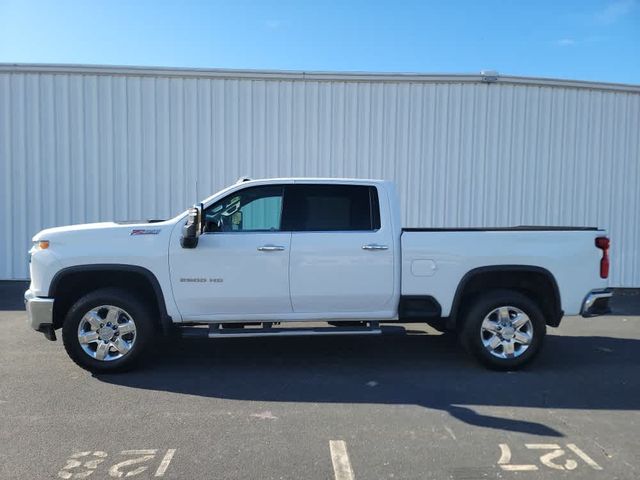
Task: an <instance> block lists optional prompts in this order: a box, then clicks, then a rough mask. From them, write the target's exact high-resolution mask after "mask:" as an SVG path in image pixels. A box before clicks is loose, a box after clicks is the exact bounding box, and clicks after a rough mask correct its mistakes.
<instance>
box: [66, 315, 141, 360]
mask: <svg viewBox="0 0 640 480" xmlns="http://www.w3.org/2000/svg"><path fill="white" fill-rule="evenodd" d="M135 341H136V324H135V322H134V321H133V318H132V317H131V315H129V314H128V313H127V312H126V311H124V310H123V309H121V308H118V307H115V306H113V305H101V306H99V307H95V308H94V309H92V310H90V311H88V312H87V313H85V315H84V316H83V317H82V319H81V320H80V324H79V325H78V342H80V346H81V347H82V349H83V350H84V351H85V353H86V354H87V355H89V356H90V357H92V358H95V359H96V360H100V361H105V362H110V361H112V360H117V359H119V358H122V357H123V356H125V355H126V354H127V353H129V351H130V350H131V348H132V347H133V344H134V343H135Z"/></svg>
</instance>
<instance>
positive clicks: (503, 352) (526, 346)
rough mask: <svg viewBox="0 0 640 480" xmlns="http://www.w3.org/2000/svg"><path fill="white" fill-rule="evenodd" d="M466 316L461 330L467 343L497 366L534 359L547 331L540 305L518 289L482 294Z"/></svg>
mask: <svg viewBox="0 0 640 480" xmlns="http://www.w3.org/2000/svg"><path fill="white" fill-rule="evenodd" d="M463 317H464V318H463V319H462V320H463V324H462V329H461V332H460V333H461V334H460V340H461V341H462V344H463V346H464V347H465V348H466V350H467V351H469V352H470V353H471V354H472V355H473V356H475V357H476V358H477V359H478V360H479V361H480V362H482V363H483V364H484V365H486V366H487V367H489V368H492V369H495V370H515V369H518V368H520V367H522V366H524V365H525V364H527V363H528V362H530V361H531V360H533V358H534V357H535V356H536V355H537V354H538V353H539V351H540V349H541V348H542V344H543V342H544V337H545V335H546V324H545V320H544V316H543V314H542V311H541V310H540V308H539V307H538V305H537V304H536V303H535V302H534V301H533V300H531V299H530V298H529V297H527V296H525V295H523V294H521V293H520V292H517V291H514V290H493V291H490V292H487V293H485V294H481V296H478V297H476V298H475V299H474V300H473V301H472V303H471V304H470V305H469V307H468V308H467V309H466V313H465V314H464V316H463Z"/></svg>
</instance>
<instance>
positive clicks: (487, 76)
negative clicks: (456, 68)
mask: <svg viewBox="0 0 640 480" xmlns="http://www.w3.org/2000/svg"><path fill="white" fill-rule="evenodd" d="M480 75H482V81H483V82H485V83H495V82H497V81H498V72H496V71H495V70H482V71H481V72H480Z"/></svg>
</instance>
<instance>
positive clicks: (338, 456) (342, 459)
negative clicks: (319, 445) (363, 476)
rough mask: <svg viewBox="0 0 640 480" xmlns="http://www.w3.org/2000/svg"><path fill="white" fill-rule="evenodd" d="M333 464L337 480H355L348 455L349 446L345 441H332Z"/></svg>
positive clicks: (330, 446)
mask: <svg viewBox="0 0 640 480" xmlns="http://www.w3.org/2000/svg"><path fill="white" fill-rule="evenodd" d="M329 450H330V451H331V463H333V473H334V475H335V479H336V480H355V475H354V474H353V468H351V462H350V461H349V454H347V444H346V443H345V442H344V440H330V441H329Z"/></svg>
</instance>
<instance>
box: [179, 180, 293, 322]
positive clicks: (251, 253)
mask: <svg viewBox="0 0 640 480" xmlns="http://www.w3.org/2000/svg"><path fill="white" fill-rule="evenodd" d="M283 194H284V186H283V185H263V186H254V187H247V188H245V189H242V190H239V191H236V192H234V193H231V194H229V195H227V196H226V197H224V198H223V199H222V200H219V201H217V202H215V203H214V204H212V205H211V206H209V207H208V208H206V209H205V211H204V213H203V220H204V224H205V225H204V231H203V233H202V235H200V238H199V241H198V246H197V247H196V248H193V249H183V248H180V245H179V241H178V240H179V239H176V238H174V239H173V240H172V246H171V249H172V251H171V252H170V256H169V258H170V269H171V281H172V286H173V294H174V298H175V301H176V303H177V305H178V308H179V309H180V313H181V314H182V316H183V319H185V320H207V319H211V320H215V319H232V320H233V319H238V320H244V319H247V318H250V317H251V315H258V314H290V313H291V311H292V309H291V300H290V297H289V250H290V246H291V233H290V232H284V231H282V229H281V228H280V227H281V217H282V203H283ZM243 316H245V317H243Z"/></svg>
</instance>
